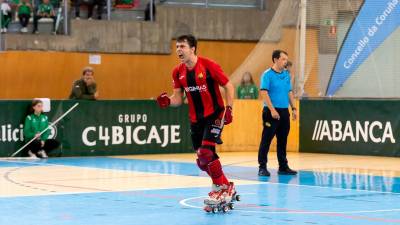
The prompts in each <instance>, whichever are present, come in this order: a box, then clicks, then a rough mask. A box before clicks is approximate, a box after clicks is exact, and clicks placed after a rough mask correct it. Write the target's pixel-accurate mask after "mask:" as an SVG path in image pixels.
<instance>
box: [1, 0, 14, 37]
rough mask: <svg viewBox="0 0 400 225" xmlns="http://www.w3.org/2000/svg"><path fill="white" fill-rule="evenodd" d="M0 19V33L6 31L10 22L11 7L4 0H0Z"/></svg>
mask: <svg viewBox="0 0 400 225" xmlns="http://www.w3.org/2000/svg"><path fill="white" fill-rule="evenodd" d="M0 3H1V4H0V20H1V28H0V32H1V33H7V29H8V25H9V24H10V22H11V18H12V17H11V16H12V13H11V7H10V5H9V4H8V3H7V2H6V1H5V0H0Z"/></svg>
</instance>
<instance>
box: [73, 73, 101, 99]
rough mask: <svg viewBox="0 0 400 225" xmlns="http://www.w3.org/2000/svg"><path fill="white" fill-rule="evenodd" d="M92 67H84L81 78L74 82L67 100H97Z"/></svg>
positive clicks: (97, 95)
mask: <svg viewBox="0 0 400 225" xmlns="http://www.w3.org/2000/svg"><path fill="white" fill-rule="evenodd" d="M93 75H94V71H93V68H92V67H85V68H84V69H83V72H82V78H81V79H79V80H77V81H75V82H74V84H73V86H72V91H71V94H70V96H69V99H84V100H97V98H98V97H99V94H98V92H97V85H96V82H95V80H94V76H93Z"/></svg>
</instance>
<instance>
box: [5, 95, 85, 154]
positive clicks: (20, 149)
mask: <svg viewBox="0 0 400 225" xmlns="http://www.w3.org/2000/svg"><path fill="white" fill-rule="evenodd" d="M78 105H79V103H75V105H73V106H72V107H71V108H70V109H68V110H67V111H66V112H65V113H64V114H63V115H61V116H60V117H59V118H58V119H57V120H56V121H54V122H53V123H51V124H50V125H49V126H47V127H46V129H44V130H43V131H42V132H40V133H39V135H42V134H43V133H44V132H46V131H47V130H48V129H50V127H52V126H54V125H55V124H56V123H58V121H60V120H61V119H62V118H64V117H65V116H66V115H67V114H68V113H70V112H71V111H72V110H74V109H75V108H76V107H77V106H78ZM34 140H36V137H34V138H32V139H31V140H30V141H28V142H26V144H24V146H22V147H21V148H19V149H18V150H17V151H16V152H14V153H13V154H12V155H11V157H14V156H15V155H17V154H18V153H19V152H20V151H22V149H24V148H26V146H28V145H29V144H30V143H32V142H33V141H34Z"/></svg>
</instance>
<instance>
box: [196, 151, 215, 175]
mask: <svg viewBox="0 0 400 225" xmlns="http://www.w3.org/2000/svg"><path fill="white" fill-rule="evenodd" d="M213 159H214V152H213V151H211V150H210V149H208V148H204V147H200V148H199V149H198V150H197V160H196V161H197V165H198V166H199V168H200V169H201V170H204V171H208V164H209V163H210V162H211V161H213Z"/></svg>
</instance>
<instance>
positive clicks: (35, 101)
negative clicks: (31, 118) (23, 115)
mask: <svg viewBox="0 0 400 225" xmlns="http://www.w3.org/2000/svg"><path fill="white" fill-rule="evenodd" d="M40 103H42V104H43V101H42V100H40V99H33V100H32V103H31V105H30V106H29V108H28V115H30V114H33V113H34V112H35V110H34V109H33V107H35V106H36V105H37V104H40Z"/></svg>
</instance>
